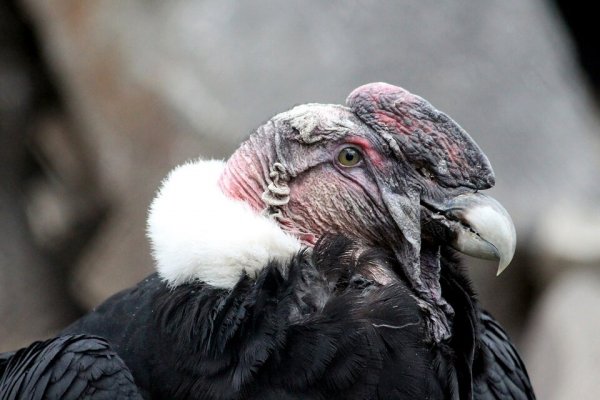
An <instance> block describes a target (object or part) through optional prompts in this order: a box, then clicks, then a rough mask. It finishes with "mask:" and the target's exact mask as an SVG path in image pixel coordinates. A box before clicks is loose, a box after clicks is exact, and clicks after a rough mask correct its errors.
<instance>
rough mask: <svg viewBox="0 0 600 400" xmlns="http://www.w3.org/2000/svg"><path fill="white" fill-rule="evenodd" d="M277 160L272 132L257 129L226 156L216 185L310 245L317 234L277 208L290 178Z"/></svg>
mask: <svg viewBox="0 0 600 400" xmlns="http://www.w3.org/2000/svg"><path fill="white" fill-rule="evenodd" d="M278 159H279V157H277V144H276V143H275V142H274V140H273V139H272V135H269V134H265V133H264V132H263V131H258V132H257V133H255V134H253V135H252V136H251V137H250V138H249V139H248V140H246V141H245V142H244V144H243V145H242V146H241V147H240V148H239V149H238V150H237V151H236V152H235V153H234V154H233V155H232V156H231V157H230V158H229V160H228V161H227V164H226V166H225V170H224V171H223V174H222V176H221V178H220V179H219V182H218V184H219V187H220V189H221V190H222V191H223V193H225V194H226V195H227V196H229V197H231V198H233V199H236V200H241V201H244V202H246V203H248V204H249V205H250V206H251V207H252V209H253V210H254V211H255V212H256V213H260V214H263V215H265V216H267V217H269V218H273V219H274V220H276V221H277V223H278V224H279V226H280V227H281V228H282V229H283V230H284V231H285V232H287V233H290V234H292V235H294V236H295V237H297V238H298V239H299V240H300V241H301V242H302V244H304V245H305V246H308V247H311V248H312V247H313V246H314V245H315V244H316V242H317V236H316V235H314V234H313V233H311V232H308V231H306V230H305V229H302V228H300V227H299V226H298V225H297V224H295V223H294V222H293V221H292V220H291V219H289V218H287V217H286V216H285V215H284V213H283V212H282V210H281V208H282V207H283V206H285V205H287V203H288V202H289V194H290V191H289V187H288V182H289V181H290V179H291V178H292V177H291V176H290V175H289V172H288V170H287V168H286V165H285V164H283V163H281V162H279V161H278Z"/></svg>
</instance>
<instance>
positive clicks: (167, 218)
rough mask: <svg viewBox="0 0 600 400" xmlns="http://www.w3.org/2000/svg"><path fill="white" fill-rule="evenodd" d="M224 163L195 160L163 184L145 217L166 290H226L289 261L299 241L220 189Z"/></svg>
mask: <svg viewBox="0 0 600 400" xmlns="http://www.w3.org/2000/svg"><path fill="white" fill-rule="evenodd" d="M224 167H225V163H224V162H223V161H217V160H211V161H201V160H198V161H194V162H190V163H187V164H184V165H181V166H179V167H177V168H175V169H174V170H173V171H171V173H170V174H169V175H168V176H167V177H166V178H165V180H164V181H163V183H162V185H161V188H160V190H159V191H158V193H157V195H156V197H155V199H154V200H153V202H152V204H151V206H150V211H149V214H148V226H147V235H148V238H149V239H150V244H151V246H152V255H153V257H154V260H155V261H156V269H157V270H158V273H159V275H160V276H161V278H162V279H164V280H165V281H166V282H167V283H168V284H169V285H171V286H177V285H181V284H183V283H187V282H192V281H203V282H206V283H208V284H210V285H213V286H215V287H221V288H230V287H233V286H234V285H235V284H236V283H237V281H238V280H239V278H240V276H241V274H242V271H245V272H246V273H248V274H249V275H251V276H252V275H254V274H255V273H257V272H258V271H260V269H262V268H263V267H265V266H266V265H267V263H268V262H269V261H271V260H276V261H283V262H285V261H287V260H289V259H290V258H291V257H292V256H293V255H294V254H295V253H297V252H298V251H299V250H300V248H301V244H300V242H299V241H298V240H297V239H296V238H295V237H293V236H292V235H290V234H288V233H285V232H284V231H283V230H282V229H281V228H280V227H279V226H278V225H277V223H276V222H275V221H273V220H272V219H270V218H268V217H266V216H263V215H260V214H257V213H256V212H255V211H253V210H252V209H251V208H250V206H249V205H248V204H246V203H244V202H243V201H238V200H234V199H232V198H230V197H228V196H226V195H225V194H224V193H223V192H222V191H221V189H220V188H219V186H218V179H219V177H220V176H221V174H222V172H223V170H224Z"/></svg>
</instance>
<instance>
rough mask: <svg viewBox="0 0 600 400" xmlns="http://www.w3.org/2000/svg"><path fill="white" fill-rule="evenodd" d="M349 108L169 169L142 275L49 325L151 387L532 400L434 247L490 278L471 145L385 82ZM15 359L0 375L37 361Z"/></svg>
mask: <svg viewBox="0 0 600 400" xmlns="http://www.w3.org/2000/svg"><path fill="white" fill-rule="evenodd" d="M347 105H348V106H347V107H344V106H337V105H320V104H308V105H301V106H298V107H295V108H294V109H292V110H289V111H287V112H284V113H281V114H279V115H277V116H275V117H273V118H272V119H271V120H270V121H269V122H267V123H266V124H264V125H263V126H261V127H259V128H258V129H257V130H256V132H255V133H254V134H253V135H251V136H250V138H249V139H248V140H247V141H246V142H244V143H243V144H242V146H241V147H240V148H239V149H238V150H237V151H236V152H235V153H234V154H233V155H232V156H231V157H230V159H229V160H228V161H227V163H219V162H214V161H212V162H205V163H203V162H200V161H198V162H195V163H189V164H186V165H183V166H181V167H178V168H177V169H175V170H174V171H173V172H172V173H171V174H170V175H169V176H168V177H167V179H166V180H165V181H164V182H163V185H162V187H161V189H160V190H159V192H158V194H157V197H156V198H155V200H154V201H153V203H152V205H151V207H150V212H149V217H148V235H149V238H150V241H151V244H152V251H153V256H154V258H155V260H156V267H157V271H158V273H157V274H154V275H151V276H150V277H148V278H147V279H145V280H144V281H142V282H141V283H139V284H138V285H137V286H136V287H134V288H131V289H128V290H125V291H123V292H121V293H119V294H117V295H115V296H113V297H112V298H110V299H109V300H107V301H106V302H105V303H104V304H102V305H101V306H99V307H98V308H97V309H96V310H95V311H94V312H92V313H90V314H89V315H87V316H85V317H84V318H82V319H80V320H79V321H77V322H75V323H74V324H73V325H72V326H70V327H69V328H67V329H66V330H65V331H64V332H63V333H62V334H63V335H76V334H85V335H95V336H98V337H101V338H104V339H105V340H106V341H107V342H108V343H109V344H110V346H111V348H112V349H113V350H114V352H115V353H116V354H117V355H118V356H119V357H120V358H121V359H122V360H123V361H124V362H125V364H126V366H127V367H128V368H129V369H130V370H131V373H132V375H133V378H135V385H136V386H137V389H138V391H139V394H140V395H142V396H143V397H144V398H148V399H206V400H209V399H210V400H225V399H227V400H234V399H284V400H285V399H309V400H310V399H471V398H474V399H533V398H534V394H533V391H532V389H531V385H530V383H529V379H528V377H527V372H526V370H525V367H524V365H523V363H522V362H521V360H520V358H519V356H518V354H517V352H516V350H515V349H514V347H513V346H512V344H511V343H510V341H509V339H508V337H507V336H506V334H505V333H504V331H502V329H501V328H500V326H499V325H498V324H497V323H496V322H495V321H494V320H493V319H492V318H491V317H490V316H489V315H488V314H487V313H485V312H484V311H482V310H481V309H480V307H479V305H478V304H477V301H476V298H475V295H474V293H473V291H472V290H471V287H470V283H469V281H468V280H467V279H466V274H465V273H464V272H463V271H462V270H461V268H460V267H459V266H458V263H457V262H456V259H455V256H454V253H453V250H451V248H453V249H456V250H458V251H461V252H464V253H466V254H470V255H473V256H476V257H482V258H488V259H496V260H498V261H499V272H501V271H502V270H503V269H504V268H506V266H507V265H508V263H509V262H510V260H511V259H512V256H513V254H514V250H515V245H516V244H515V243H516V235H515V232H514V225H513V223H512V221H511V219H510V216H509V215H508V213H507V212H506V210H505V209H504V208H503V207H502V206H501V205H500V204H499V203H498V202H497V201H496V200H494V199H493V198H490V197H489V196H486V195H484V194H482V193H480V191H481V190H484V189H486V188H489V187H491V186H492V185H493V184H494V180H495V177H494V174H493V171H492V169H491V165H490V164H489V161H488V160H487V158H486V156H485V154H483V152H481V150H480V149H479V147H478V146H477V145H476V143H475V142H474V141H473V140H472V139H471V138H470V137H469V135H468V134H467V133H466V132H465V131H464V130H463V129H462V128H460V126H458V124H456V123H455V122H454V121H452V120H451V119H450V118H449V117H448V116H446V115H445V114H443V113H440V112H439V111H437V110H435V109H434V108H433V107H432V106H431V105H430V104H429V103H428V102H426V101H425V100H423V99H421V98H420V97H418V96H415V95H413V94H411V93H409V92H407V91H406V90H404V89H402V88H399V87H396V86H392V85H388V84H384V83H374V84H369V85H365V86H362V87H360V88H358V89H356V90H354V91H353V92H352V93H351V95H350V96H349V97H348V100H347ZM348 154H351V155H352V156H351V157H350V158H348V157H347V156H348ZM68 337H70V336H68ZM62 338H64V337H62ZM62 338H59V339H57V340H58V341H59V342H60V341H61V340H63V339H62ZM98 340H100V339H98ZM59 342H57V343H59ZM50 343H52V342H50ZM46 351H47V350H46V349H45V348H44V346H42V347H35V348H34V349H32V350H30V352H29V353H28V354H30V355H29V356H28V357H26V358H27V359H29V360H38V359H40V360H41V359H43V357H41V358H40V357H38V356H39V355H43V354H44V352H46ZM17 354H19V353H17ZM12 357H15V356H12ZM10 359H11V360H12V358H10ZM15 360H18V358H15ZM97 362H98V363H99V364H98V365H100V366H101V365H103V362H104V361H102V359H99V360H98V361H97ZM119 362H120V361H119ZM9 363H10V361H9ZM32 363H33V361H32ZM42 364H43V363H42ZM92 365H95V364H92ZM115 365H116V364H115ZM119 365H122V364H119ZM122 366H123V368H125V366H124V365H122ZM6 368H8V367H6ZM7 371H8V369H7ZM13 371H16V372H15V373H12V374H10V375H9V374H7V373H6V372H5V373H4V377H3V379H4V378H5V382H6V384H7V385H8V386H7V387H9V386H10V385H14V384H16V383H18V382H21V383H18V384H19V385H21V384H23V385H30V387H31V388H35V387H36V386H37V385H40V387H43V385H44V381H43V380H42V379H41V378H42V377H45V376H47V374H48V373H53V372H52V368H48V369H47V370H45V371H46V372H44V370H42V372H43V373H37V372H36V373H35V374H29V375H27V378H26V379H25V375H23V374H21V373H19V372H18V370H16V369H13ZM36 371H37V369H36ZM123 371H125V370H123ZM130 383H131V382H130ZM28 387H29V386H28ZM77 387H79V386H77ZM32 390H33V389H32ZM36 390H37V389H36Z"/></svg>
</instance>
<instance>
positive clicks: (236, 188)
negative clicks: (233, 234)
mask: <svg viewBox="0 0 600 400" xmlns="http://www.w3.org/2000/svg"><path fill="white" fill-rule="evenodd" d="M255 147H256V143H254V142H252V141H250V140H248V141H247V142H246V143H245V144H244V145H243V146H242V147H240V148H239V149H238V150H237V151H236V152H235V153H233V155H232V156H231V157H230V158H229V160H228V161H227V163H226V165H225V169H224V170H223V174H222V175H221V177H220V178H219V181H218V185H219V187H220V189H221V190H222V191H223V193H224V194H225V195H227V196H229V197H230V198H232V199H235V200H240V201H243V202H245V203H247V204H248V205H250V207H251V208H252V209H253V210H254V211H255V212H257V213H260V212H263V211H264V210H265V208H266V205H265V202H264V201H263V193H264V192H265V190H266V189H267V188H266V187H265V182H266V180H265V177H268V176H269V170H268V165H269V160H268V159H269V158H270V157H268V156H266V155H265V156H264V157H260V156H257V154H261V153H263V152H264V151H265V149H264V148H263V149H262V152H258V151H257V149H255Z"/></svg>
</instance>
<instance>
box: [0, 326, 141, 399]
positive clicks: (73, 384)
mask: <svg viewBox="0 0 600 400" xmlns="http://www.w3.org/2000/svg"><path fill="white" fill-rule="evenodd" d="M0 359H1V360H2V364H1V367H0V368H1V369H0V372H1V375H0V398H1V399H3V400H9V399H28V400H36V399H40V400H41V399H66V400H69V399H83V398H85V399H106V398H110V399H141V398H142V397H141V395H140V394H139V393H138V389H137V386H136V385H135V383H134V380H133V377H132V375H131V373H130V371H129V369H128V368H127V367H126V366H125V364H124V362H123V360H121V358H120V357H119V356H118V355H117V354H116V353H115V352H113V351H112V350H111V349H110V347H109V345H108V343H107V342H106V341H105V340H103V339H101V338H98V337H92V336H84V335H64V336H60V337H57V338H55V339H50V340H46V341H43V342H35V343H33V344H32V345H30V346H29V347H26V348H24V349H21V350H19V351H17V352H15V353H12V354H8V355H6V356H0Z"/></svg>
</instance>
